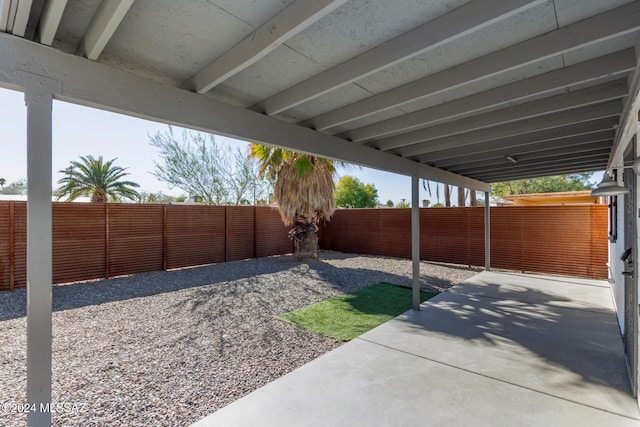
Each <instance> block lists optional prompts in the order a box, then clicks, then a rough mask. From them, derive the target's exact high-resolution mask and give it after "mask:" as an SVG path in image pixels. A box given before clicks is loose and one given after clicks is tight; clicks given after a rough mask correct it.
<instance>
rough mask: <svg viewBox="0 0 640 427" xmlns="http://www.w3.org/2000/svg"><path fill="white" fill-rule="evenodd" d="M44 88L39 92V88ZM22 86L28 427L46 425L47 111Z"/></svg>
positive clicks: (43, 97)
mask: <svg viewBox="0 0 640 427" xmlns="http://www.w3.org/2000/svg"><path fill="white" fill-rule="evenodd" d="M43 86H44V87H43ZM43 86H40V85H38V84H36V83H31V84H28V85H26V86H25V102H26V105H27V185H28V187H27V189H28V191H27V193H28V198H27V402H28V403H29V405H30V406H31V405H33V407H34V408H35V411H32V412H29V413H28V415H27V425H28V426H49V425H51V413H50V412H49V411H42V409H45V408H43V407H42V405H47V404H49V403H50V402H51V288H52V286H51V285H52V266H53V263H52V251H53V250H52V218H51V169H52V166H51V152H52V148H51V108H52V93H51V91H48V90H47V89H46V85H43Z"/></svg>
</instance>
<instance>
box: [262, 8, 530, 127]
mask: <svg viewBox="0 0 640 427" xmlns="http://www.w3.org/2000/svg"><path fill="white" fill-rule="evenodd" d="M540 3H542V2H541V1H539V0H511V1H508V2H505V1H503V0H476V1H472V2H470V3H467V4H466V5H464V6H461V7H459V8H457V9H454V10H452V11H451V12H448V13H446V14H444V15H441V16H439V17H437V18H436V19H434V20H432V21H430V22H427V23H426V24H423V25H421V26H419V27H417V28H415V29H413V30H411V31H409V32H407V33H404V34H402V35H401V36H398V37H396V38H395V39H392V40H389V41H388V42H386V43H383V44H381V45H379V46H376V47H374V48H373V49H370V50H368V51H366V52H365V53H363V54H361V55H358V56H356V57H355V58H352V59H350V60H348V61H346V62H343V63H342V64H339V65H337V66H335V67H333V68H331V69H329V70H327V71H325V72H323V73H320V74H318V75H316V76H314V77H312V78H310V79H308V80H305V81H303V82H300V83H298V84H297V85H294V86H292V87H290V88H288V89H286V90H284V91H282V92H280V93H278V94H276V95H274V96H272V97H270V98H267V99H265V100H263V101H261V102H259V103H257V104H255V105H254V106H252V107H251V109H252V110H254V111H258V112H264V113H266V114H269V115H273V114H277V113H280V112H282V111H285V110H287V109H289V108H292V107H295V106H296V105H299V104H302V103H303V102H306V101H308V100H310V99H313V98H316V97H318V96H321V95H323V94H325V93H327V92H330V91H332V90H334V89H337V88H339V87H341V86H344V85H346V84H349V83H351V82H353V81H355V80H357V79H360V78H363V77H365V76H368V75H369V74H372V73H374V72H376V71H378V70H381V69H383V68H385V67H389V66H392V65H394V64H397V63H398V62H401V61H403V60H406V59H408V58H411V57H413V56H416V55H419V54H421V53H423V52H425V51H427V50H429V49H433V48H435V47H437V46H439V45H441V44H444V43H445V42H448V41H452V40H455V39H458V38H460V37H463V36H465V35H466V34H469V33H471V32H473V31H476V30H478V29H480V28H484V27H487V26H489V25H491V24H493V23H495V22H497V21H499V20H501V19H504V18H505V17H508V16H511V15H514V14H516V13H518V12H521V11H522V10H525V9H528V8H530V7H533V6H535V5H538V4H540Z"/></svg>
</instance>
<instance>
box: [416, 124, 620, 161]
mask: <svg viewBox="0 0 640 427" xmlns="http://www.w3.org/2000/svg"><path fill="white" fill-rule="evenodd" d="M614 135H615V131H614V130H613V129H607V130H601V131H599V132H593V133H585V134H582V135H574V136H570V137H567V138H558V139H552V140H549V141H543V142H538V143H533V144H527V145H519V146H512V145H509V144H508V141H505V145H503V146H501V147H500V148H499V149H493V150H484V151H482V152H481V153H475V154H469V155H462V156H459V157H452V158H448V159H444V160H440V161H436V160H431V161H430V162H429V163H431V164H433V165H434V166H436V167H439V168H445V169H451V168H452V167H458V166H460V165H474V164H477V165H480V164H483V162H491V161H493V160H495V159H504V158H506V156H512V157H514V158H516V159H521V158H527V157H531V156H535V155H537V154H538V153H542V152H546V151H550V150H557V151H558V152H565V151H567V152H568V151H569V150H581V149H582V147H586V146H592V144H601V143H603V142H608V141H611V142H613V137H614Z"/></svg>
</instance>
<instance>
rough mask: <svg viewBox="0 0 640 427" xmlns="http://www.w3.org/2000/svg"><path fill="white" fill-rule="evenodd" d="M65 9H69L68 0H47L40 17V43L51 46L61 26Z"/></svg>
mask: <svg viewBox="0 0 640 427" xmlns="http://www.w3.org/2000/svg"><path fill="white" fill-rule="evenodd" d="M65 7H67V0H47V2H46V3H45V5H44V9H43V11H42V16H41V17H40V24H39V29H38V36H37V37H38V41H40V43H42V44H45V45H47V46H51V44H52V43H53V39H54V38H55V36H56V32H57V31H58V27H59V26H60V20H62V13H63V12H64V8H65Z"/></svg>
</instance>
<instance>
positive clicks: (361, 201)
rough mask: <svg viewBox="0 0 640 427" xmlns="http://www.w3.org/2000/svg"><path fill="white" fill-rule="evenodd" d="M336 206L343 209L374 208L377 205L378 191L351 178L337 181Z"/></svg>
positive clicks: (345, 177)
mask: <svg viewBox="0 0 640 427" xmlns="http://www.w3.org/2000/svg"><path fill="white" fill-rule="evenodd" d="M335 198H336V205H337V206H340V207H343V208H375V207H376V206H377V205H378V190H376V187H374V186H373V185H372V184H365V183H363V182H361V181H360V180H359V179H357V178H354V177H352V176H348V175H347V176H343V177H341V178H340V179H339V180H338V183H337V184H336V191H335Z"/></svg>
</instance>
